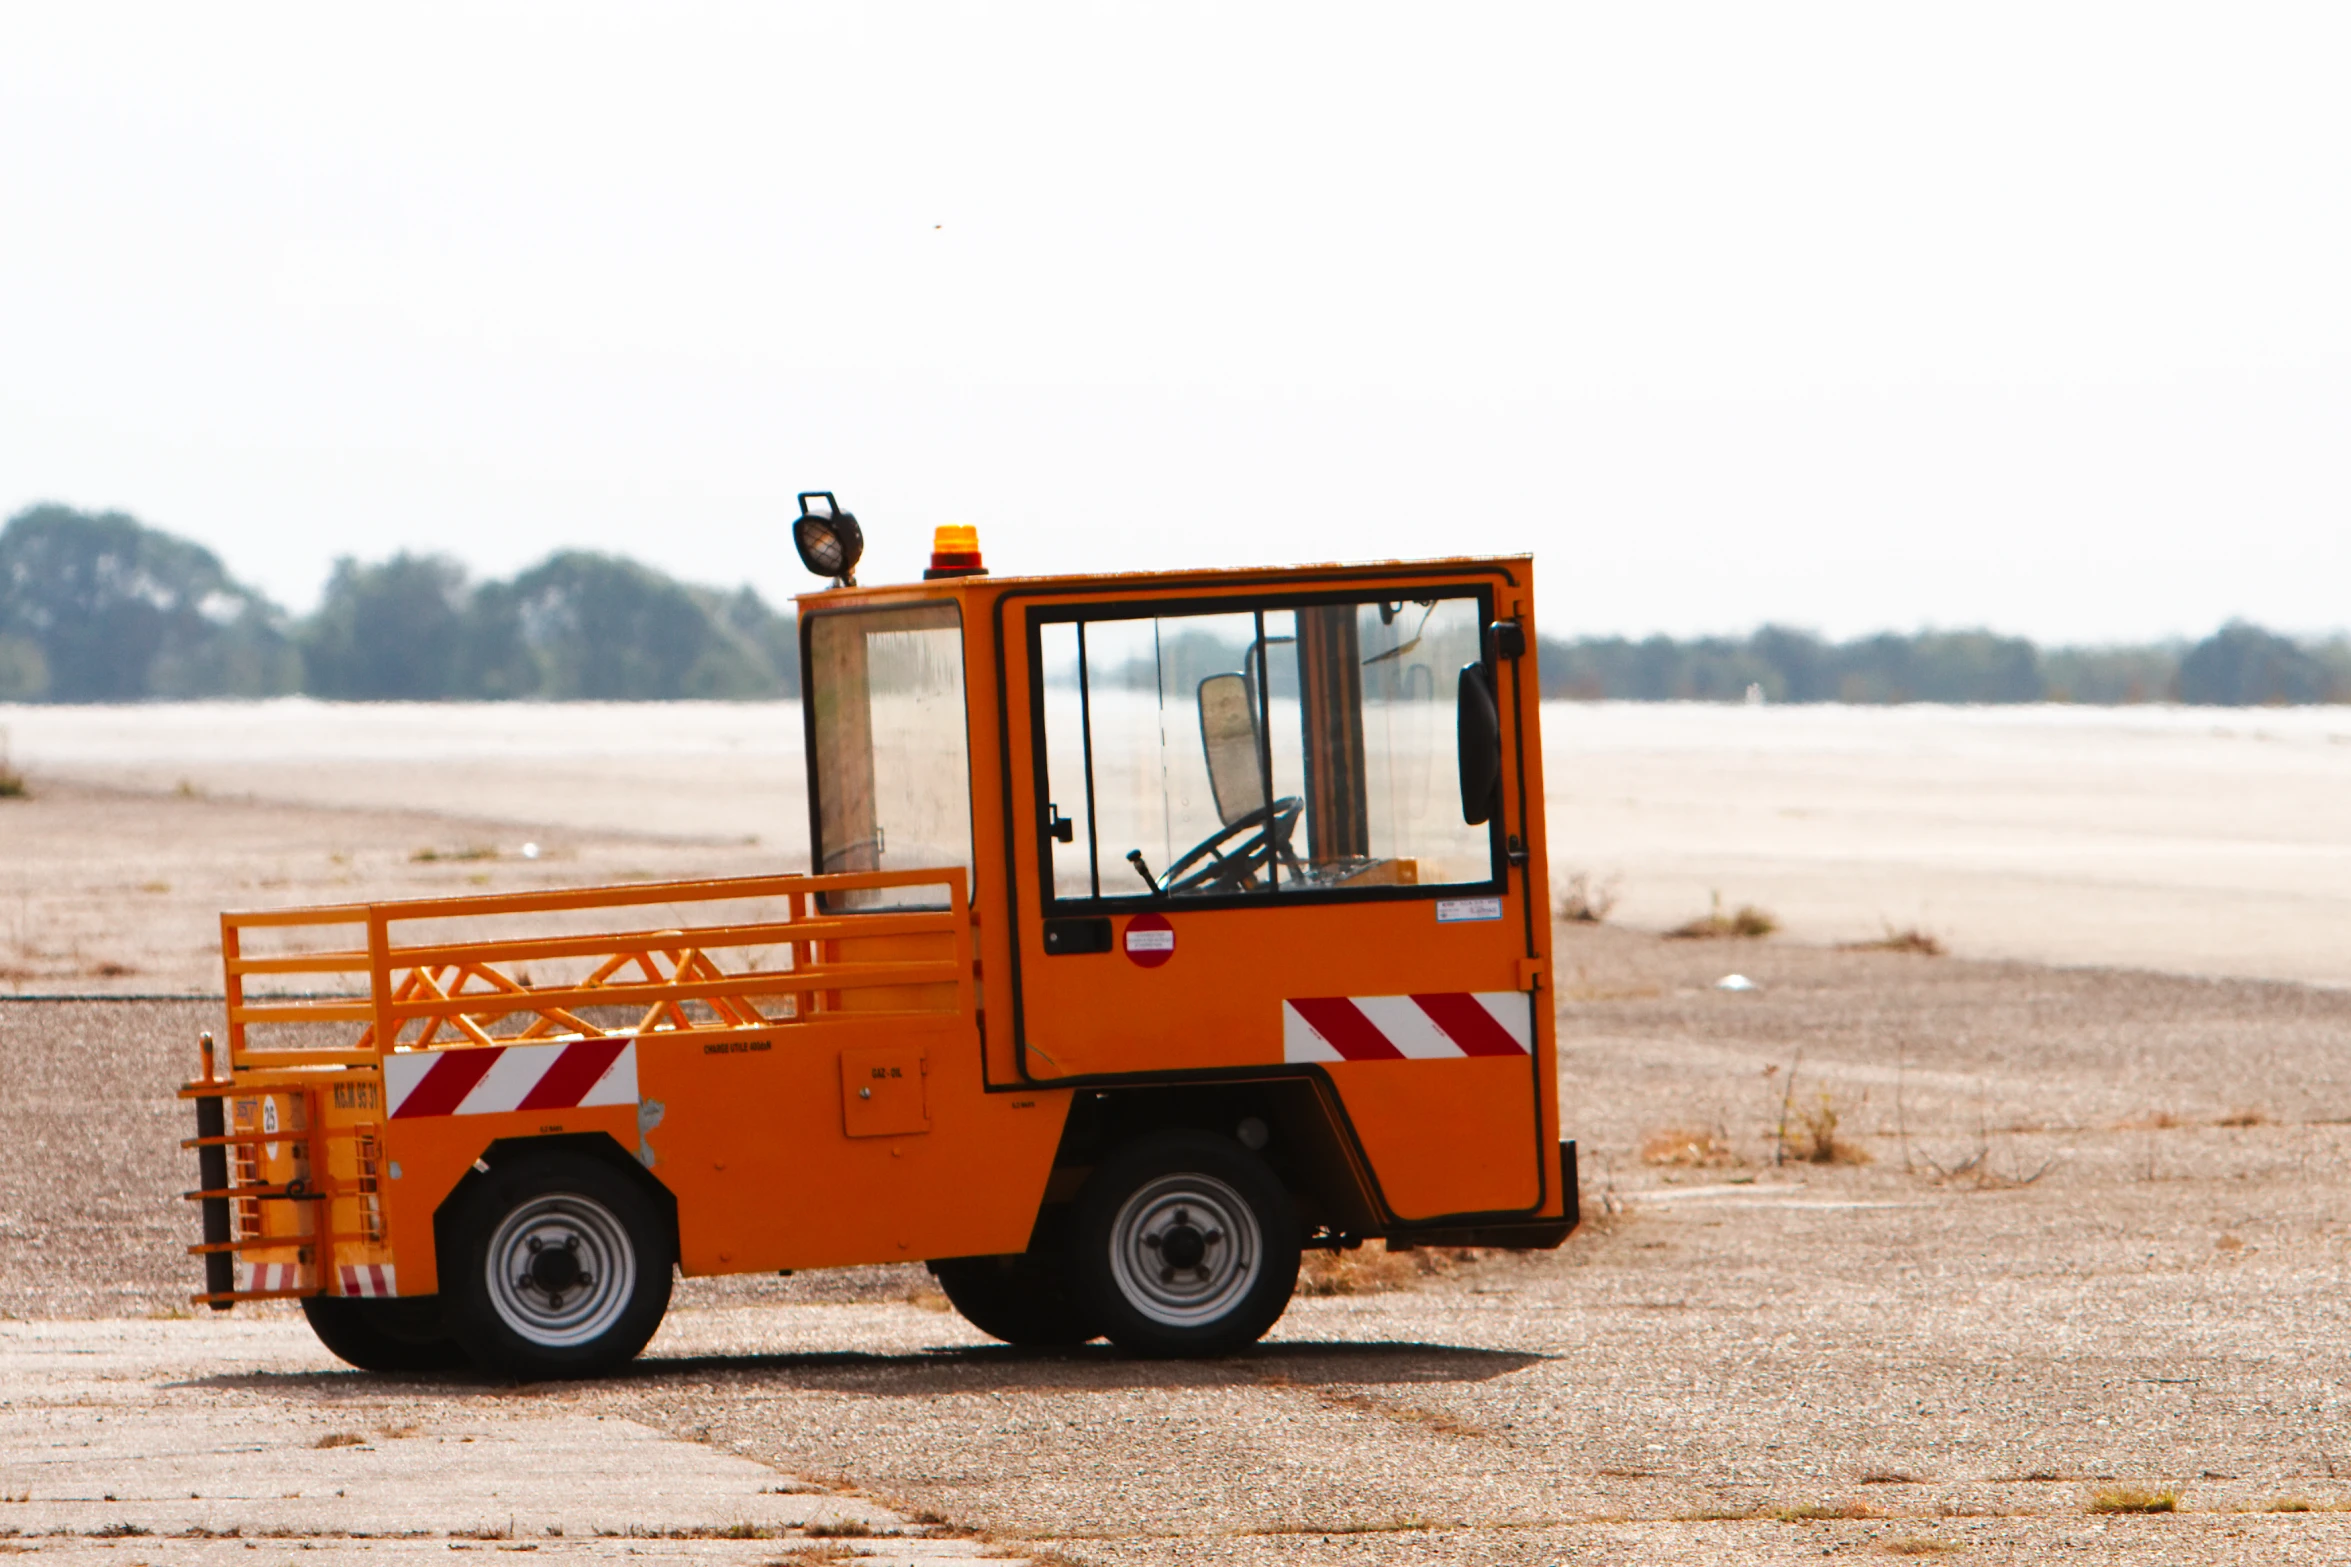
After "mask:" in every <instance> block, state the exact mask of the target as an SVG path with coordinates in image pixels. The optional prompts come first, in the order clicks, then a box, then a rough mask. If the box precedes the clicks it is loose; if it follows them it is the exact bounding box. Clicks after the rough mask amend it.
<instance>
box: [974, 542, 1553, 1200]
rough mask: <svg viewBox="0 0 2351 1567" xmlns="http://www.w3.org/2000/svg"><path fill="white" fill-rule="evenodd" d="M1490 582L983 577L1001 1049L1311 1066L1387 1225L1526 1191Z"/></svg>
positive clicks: (1506, 753) (1048, 1059)
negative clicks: (1046, 588)
mask: <svg viewBox="0 0 2351 1567" xmlns="http://www.w3.org/2000/svg"><path fill="white" fill-rule="evenodd" d="M1513 592H1523V589H1522V588H1520V587H1519V586H1518V585H1517V584H1513V583H1511V582H1509V581H1508V580H1507V579H1506V578H1504V577H1502V576H1501V574H1499V573H1496V572H1493V571H1491V570H1487V571H1482V572H1465V573H1463V574H1461V575H1458V576H1446V577H1439V578H1412V579H1392V580H1384V581H1383V580H1376V579H1374V580H1363V579H1357V580H1354V581H1347V580H1344V579H1341V580H1336V581H1329V582H1324V583H1302V582H1299V581H1297V580H1296V579H1288V580H1285V581H1284V582H1283V583H1282V584H1281V585H1280V587H1279V588H1278V589H1275V590H1272V591H1268V590H1267V589H1266V588H1264V587H1263V586H1257V587H1254V588H1253V587H1252V586H1251V585H1248V584H1245V583H1242V584H1235V585H1232V586H1229V587H1220V588H1215V589H1210V590H1204V591H1197V592H1192V593H1187V594H1183V595H1180V596H1173V597H1164V596H1162V597H1153V598H1149V599H1143V598H1135V597H1128V598H1120V597H1117V596H1115V595H1111V594H1103V595H1101V596H1099V597H1091V596H1086V597H1078V596H1071V597H1051V598H1048V597H1044V596H1037V597H1027V596H1023V595H1015V596H1013V597H1011V598H1009V599H1008V600H1007V601H1006V602H1005V604H1004V605H1003V606H1002V608H1001V610H1000V614H1001V615H1002V616H1003V617H1004V620H1003V634H1004V635H1005V637H1006V642H1007V644H1008V651H1012V650H1013V649H1012V647H1011V644H1014V643H1017V644H1018V648H1017V651H1018V653H1019V655H1020V656H1019V658H1018V659H1008V661H1007V662H1008V666H1011V665H1013V664H1015V663H1018V664H1020V665H1022V666H1024V672H1025V675H1026V683H1027V688H1028V691H1027V694H1028V698H1029V700H1028V702H1027V703H1026V704H1025V706H1026V712H1025V713H1022V714H1018V715H1010V714H1008V719H1013V720H1015V721H1012V722H1008V725H1007V735H1008V740H1009V741H1010V742H1011V749H1010V755H1011V756H1012V757H1013V758H1014V759H1015V761H1014V767H1013V772H1014V775H1015V776H1014V790H1013V800H1012V809H1013V816H1014V831H1013V833H1012V835H1011V836H1012V839H1013V848H1014V874H1015V877H1016V881H1017V903H1018V908H1019V917H1018V925H1019V930H1018V938H1019V939H1018V971H1019V972H1018V976H1017V985H1018V1011H1017V1025H1016V1026H1017V1045H1016V1052H1017V1059H1018V1061H1019V1062H1020V1064H1021V1067H1022V1069H1023V1071H1024V1072H1025V1073H1026V1074H1027V1075H1028V1076H1029V1077H1030V1078H1031V1079H1032V1080H1036V1081H1040V1082H1045V1081H1061V1080H1070V1079H1078V1080H1086V1081H1108V1080H1130V1079H1135V1078H1145V1077H1152V1076H1161V1075H1168V1074H1178V1073H1203V1072H1209V1073H1213V1072H1231V1071H1243V1072H1248V1073H1252V1074H1262V1075H1283V1074H1321V1075H1324V1076H1326V1077H1327V1078H1328V1079H1329V1080H1330V1081H1331V1083H1332V1084H1333V1086H1334V1087H1335V1088H1336V1090H1337V1092H1338V1095H1339V1098H1340V1100H1341V1102H1342V1104H1343V1105H1344V1106H1345V1108H1346V1111H1347V1114H1348V1116H1349V1118H1350V1120H1351V1122H1352V1124H1353V1131H1354V1135H1355V1137H1356V1139H1357V1141H1358V1142H1359V1144H1360V1145H1361V1146H1362V1148H1363V1150H1364V1152H1365V1153H1366V1155H1367V1156H1368V1157H1369V1159H1370V1162H1371V1164H1372V1166H1373V1170H1374V1174H1375V1176H1376V1179H1377V1181H1378V1183H1379V1186H1380V1190H1381V1193H1382V1196H1383V1200H1384V1201H1385V1202H1386V1203H1387V1205H1388V1207H1389V1209H1390V1211H1391V1212H1392V1213H1393V1214H1394V1215H1395V1216H1396V1217H1397V1218H1399V1219H1404V1220H1418V1221H1427V1220H1433V1219H1438V1218H1453V1217H1458V1216H1464V1215H1471V1214H1479V1215H1486V1214H1503V1213H1523V1212H1528V1211H1532V1210H1533V1209H1535V1208H1537V1207H1538V1206H1540V1205H1541V1204H1542V1202H1543V1201H1544V1200H1545V1196H1546V1191H1547V1182H1546V1169H1547V1161H1546V1159H1545V1157H1544V1155H1545V1153H1546V1151H1547V1150H1546V1149H1545V1147H1544V1143H1545V1139H1546V1136H1547V1135H1551V1134H1553V1133H1554V1132H1555V1129H1554V1128H1553V1127H1552V1122H1553V1121H1554V1120H1555V1117H1553V1116H1550V1115H1547V1113H1546V1107H1547V1106H1549V1105H1550V1104H1551V1103H1552V1101H1553V1098H1554V1095H1553V1093H1552V1092H1551V1090H1550V1087H1549V1079H1548V1075H1547V1074H1548V1070H1549V1064H1550V1061H1551V1052H1550V1037H1551V1030H1550V1019H1549V1017H1548V1015H1547V1006H1546V1005H1544V1004H1541V1003H1540V1002H1539V1000H1538V998H1537V996H1536V995H1535V994H1534V992H1533V989H1532V980H1533V976H1534V974H1535V973H1536V972H1537V971H1538V968H1539V960H1540V958H1541V955H1542V952H1543V950H1545V949H1544V947H1543V946H1542V945H1541V944H1540V943H1539V942H1538V939H1537V938H1538V934H1540V935H1541V936H1542V937H1546V938H1547V935H1548V932H1547V931H1542V932H1538V929H1537V927H1538V926H1539V925H1540V924H1541V923H1542V909H1541V907H1540V905H1539V903H1538V904H1537V905H1534V906H1530V905H1529V903H1528V891H1529V881H1528V875H1527V871H1528V869H1529V863H1528V847H1527V834H1526V832H1525V831H1524V830H1523V829H1521V828H1520V827H1518V826H1516V825H1514V823H1515V822H1516V820H1517V816H1518V815H1519V814H1523V809H1524V802H1523V801H1522V800H1520V799H1519V797H1518V788H1517V785H1516V782H1515V780H1516V778H1517V777H1519V776H1521V774H1520V770H1519V763H1520V762H1521V760H1522V758H1521V757H1520V756H1519V755H1518V748H1519V747H1520V746H1521V745H1522V744H1525V743H1529V742H1532V741H1533V740H1534V736H1532V735H1531V734H1521V733H1519V732H1517V727H1516V726H1513V725H1504V724H1501V723H1500V722H1499V721H1498V720H1499V714H1500V711H1501V706H1500V704H1499V703H1498V702H1497V686H1496V684H1495V681H1496V673H1497V670H1496V665H1495V659H1494V657H1493V654H1492V648H1491V646H1490V644H1491V639H1490V637H1489V635H1488V633H1489V631H1490V629H1491V627H1492V624H1493V620H1494V616H1495V608H1496V604H1497V595H1498V594H1503V593H1513ZM1011 689H1013V690H1018V689H1019V687H1018V685H1013V686H1012V687H1011ZM1465 702H1466V703H1467V704H1468V706H1469V709H1470V711H1469V713H1468V716H1467V718H1466V719H1465V718H1464V716H1463V704H1464V703H1465ZM1009 705H1011V706H1013V707H1015V708H1018V707H1020V706H1022V705H1023V704H1020V703H1018V702H1017V701H1016V702H1014V703H1012V704H1009ZM1023 731H1025V732H1023ZM1465 758H1466V761H1465ZM1024 762H1025V763H1026V764H1027V765H1025V766H1023V765H1022V764H1023V763H1024ZM1465 768H1466V771H1467V775H1468V784H1467V787H1466V788H1465V785H1464V776H1465ZM1514 858H1515V861H1516V862H1517V863H1514ZM1538 885H1539V884H1538ZM1548 1168H1549V1169H1551V1170H1555V1169H1556V1163H1555V1156H1554V1158H1553V1160H1552V1161H1550V1162H1549V1164H1548Z"/></svg>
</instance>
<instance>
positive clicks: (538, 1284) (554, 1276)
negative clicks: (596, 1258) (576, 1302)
mask: <svg viewBox="0 0 2351 1567" xmlns="http://www.w3.org/2000/svg"><path fill="white" fill-rule="evenodd" d="M530 1251H531V1267H530V1274H529V1276H528V1279H527V1281H524V1280H518V1281H517V1282H518V1283H523V1284H524V1287H526V1288H529V1289H535V1290H537V1291H539V1292H540V1293H541V1294H543V1295H547V1296H549V1297H551V1298H553V1299H555V1300H560V1299H562V1297H563V1292H564V1291H565V1290H568V1289H572V1288H575V1287H577V1286H579V1285H582V1284H593V1283H594V1282H595V1280H594V1279H593V1278H592V1277H591V1276H590V1275H589V1273H588V1271H587V1269H585V1268H583V1267H581V1266H580V1238H579V1237H578V1236H577V1235H566V1236H565V1237H564V1238H563V1240H562V1242H561V1243H560V1244H557V1245H553V1246H550V1245H548V1244H547V1243H546V1242H545V1241H543V1240H541V1239H540V1238H539V1237H538V1236H536V1235H534V1236H532V1237H531V1238H530Z"/></svg>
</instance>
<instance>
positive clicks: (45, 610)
mask: <svg viewBox="0 0 2351 1567" xmlns="http://www.w3.org/2000/svg"><path fill="white" fill-rule="evenodd" d="M798 647H799V637H798V630H797V626H796V624H795V622H794V619H793V617H792V616H791V615H789V614H779V613H778V612H777V611H775V610H774V609H772V608H770V607H769V606H768V604H767V603H766V601H765V600H763V599H762V598H760V596H759V595H758V594H757V593H755V592H753V591H752V590H751V589H750V588H738V589H735V590H733V591H731V592H730V591H725V590H721V589H717V588H707V587H700V586H696V585H694V584H692V583H685V582H680V581H678V580H676V579H675V578H673V577H669V576H666V575H664V574H663V573H661V572H658V571H655V570H654V569H652V568H651V567H649V566H645V565H641V564H639V563H638V562H636V561H632V560H625V559H621V558H619V557H617V556H612V555H599V554H594V553H591V552H589V551H585V550H561V551H558V552H556V553H555V554H553V555H550V556H548V557H547V559H545V560H543V561H541V562H540V563H539V564H537V565H535V566H533V567H531V568H530V569H528V570H526V571H522V572H519V573H517V574H516V575H514V576H512V577H509V578H505V579H500V580H490V581H475V580H474V579H473V578H471V577H470V576H469V575H468V574H467V572H466V570H465V568H464V567H463V566H461V565H460V564H458V563H457V562H456V561H453V560H450V559H449V558H447V557H446V556H439V555H416V554H410V553H406V552H403V553H400V554H397V555H394V556H392V557H391V558H390V559H388V560H379V561H372V562H371V561H360V560H355V559H351V558H349V557H346V558H344V559H342V560H339V561H337V562H336V563H335V568H334V573H333V575H332V577H331V578H330V579H329V580H328V583H327V588H326V593H325V595H324V597H323V598H322V599H321V601H320V603H319V606H318V608H317V610H315V611H314V612H313V613H311V614H309V615H306V616H300V617H297V616H293V615H290V614H288V613H287V612H286V611H285V610H284V609H282V608H280V607H279V606H278V605H276V604H273V603H272V602H270V600H269V599H268V598H266V597H264V596H263V595H262V594H261V593H259V592H257V591H256V590H254V589H253V588H251V587H248V586H247V585H245V584H244V583H241V582H239V581H237V580H236V579H235V578H234V577H232V576H230V575H229V573H228V570H227V568H225V567H224V566H223V565H222V564H221V562H220V558H219V557H218V556H216V555H214V554H213V553H212V552H211V551H210V550H208V549H205V548H204V547H203V546H202V545H200V544H196V543H193V542H191V541H189V540H187V539H182V538H176V537H174V536H173V535H171V534H169V533H165V532H162V531H160V530H158V529H155V528H150V527H147V526H145V525H143V524H141V523H140V522H139V521H138V520H137V519H136V518H133V517H129V516H126V515H124V514H123V513H121V512H104V513H89V512H80V511H75V510H73V509H71V508H69V507H64V506H55V505H46V506H35V507H31V508H29V509H28V510H25V511H22V512H19V513H18V514H17V515H16V516H14V517H12V518H10V519H9V521H8V524H7V526H6V527H5V528H4V529H0V701H16V702H136V701H147V700H164V699H189V698H196V697H268V696H285V695H291V694H294V693H302V694H306V695H310V696H317V697H327V698H334V699H339V700H354V701H448V700H474V701H483V700H498V699H502V698H523V697H529V698H537V699H541V700H552V701H574V700H592V701H621V702H630V701H660V700H675V699H679V698H690V697H703V698H719V699H738V700H740V699H751V698H760V697H784V696H797V695H798V694H799V691H800V660H799V652H798Z"/></svg>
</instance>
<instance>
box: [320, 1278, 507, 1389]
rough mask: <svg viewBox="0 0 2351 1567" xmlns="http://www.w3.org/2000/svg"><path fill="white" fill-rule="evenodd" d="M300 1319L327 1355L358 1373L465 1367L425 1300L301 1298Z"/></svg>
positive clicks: (435, 1308)
mask: <svg viewBox="0 0 2351 1567" xmlns="http://www.w3.org/2000/svg"><path fill="white" fill-rule="evenodd" d="M302 1315H303V1316H304V1317H305V1318H307V1319H308V1320H309V1323H310V1331H311V1332H313V1333H315V1334H317V1335H318V1341H319V1342H320V1343H321V1344H324V1345H325V1346H326V1347H327V1351H328V1353H330V1354H332V1355H333V1356H334V1357H335V1358H336V1359H337V1360H342V1361H346V1362H348V1363H350V1364H351V1365H354V1366H357V1367H358V1368H359V1369H360V1370H362V1371H389V1372H401V1371H456V1370H460V1369H462V1368H463V1367H464V1366H466V1365H467V1364H469V1362H468V1361H467V1359H466V1355H465V1351H464V1350H462V1349H460V1348H458V1347H457V1341H456V1340H455V1339H452V1338H451V1337H450V1336H449V1330H448V1329H447V1328H446V1327H445V1326H443V1325H442V1322H441V1302H440V1301H439V1300H438V1299H436V1298H435V1297H433V1296H431V1295H411V1296H409V1297H407V1298H406V1299H402V1298H400V1297H398V1296H394V1297H391V1298H389V1299H373V1298H365V1297H354V1296H347V1295H305V1296H303V1297H302Z"/></svg>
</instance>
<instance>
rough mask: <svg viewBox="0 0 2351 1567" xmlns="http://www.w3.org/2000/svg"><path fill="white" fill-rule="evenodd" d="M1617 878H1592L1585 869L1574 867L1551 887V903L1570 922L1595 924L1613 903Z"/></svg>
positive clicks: (1617, 883)
mask: <svg viewBox="0 0 2351 1567" xmlns="http://www.w3.org/2000/svg"><path fill="white" fill-rule="evenodd" d="M1620 885H1621V878H1619V877H1615V876H1611V877H1609V878H1608V879H1607V880H1606V881H1595V880H1593V878H1592V874H1591V872H1589V871H1577V872H1576V873H1575V874H1573V875H1572V876H1569V877H1568V878H1567V879H1566V880H1564V881H1560V882H1556V883H1554V884H1553V885H1552V888H1551V907H1552V908H1554V909H1556V910H1558V912H1559V917H1560V918H1561V919H1563V920H1565V921H1567V922H1568V923H1569V924H1570V925H1598V924H1600V923H1602V922H1603V921H1605V920H1606V919H1607V918H1608V915H1609V912H1610V911H1611V910H1613V909H1614V908H1615V907H1616V895H1617V888H1618V887H1619V886H1620Z"/></svg>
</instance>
